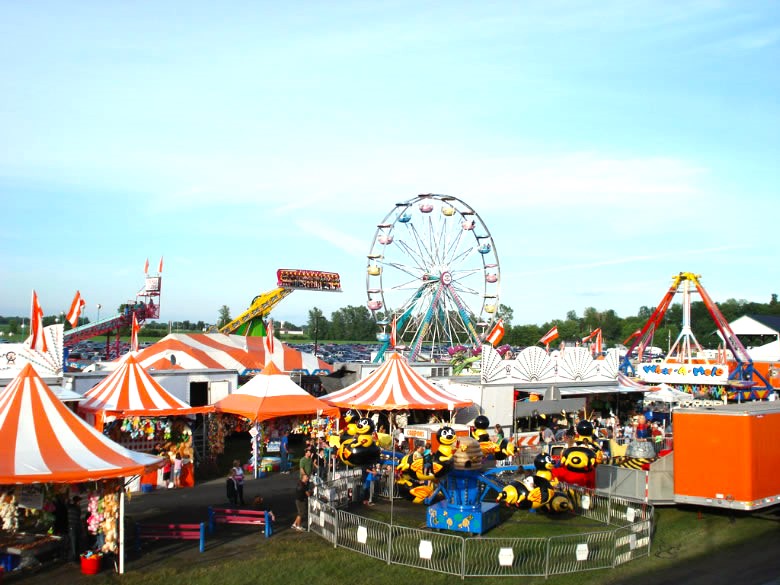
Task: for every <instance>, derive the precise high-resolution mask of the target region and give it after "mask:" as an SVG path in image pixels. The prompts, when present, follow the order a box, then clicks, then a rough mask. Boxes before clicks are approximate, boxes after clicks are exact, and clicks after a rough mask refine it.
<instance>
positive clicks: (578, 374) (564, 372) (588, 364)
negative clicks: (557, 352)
mask: <svg viewBox="0 0 780 585" xmlns="http://www.w3.org/2000/svg"><path fill="white" fill-rule="evenodd" d="M597 361H600V360H594V359H593V356H592V355H591V353H590V351H589V350H588V348H587V347H567V348H566V350H565V351H564V352H563V353H562V354H561V356H560V358H559V359H558V377H559V378H560V379H561V380H571V381H573V382H582V381H583V380H588V379H593V378H595V377H596V376H597V372H596V367H597Z"/></svg>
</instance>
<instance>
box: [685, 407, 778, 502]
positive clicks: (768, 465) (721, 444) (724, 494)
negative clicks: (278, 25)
mask: <svg viewBox="0 0 780 585" xmlns="http://www.w3.org/2000/svg"><path fill="white" fill-rule="evenodd" d="M673 416H674V418H673V424H674V500H675V502H676V503H681V504H700V505H705V506H716V507H722V508H733V509H738V510H757V509H759V508H765V507H768V506H773V505H775V504H778V503H780V403H778V402H746V403H743V404H725V405H721V406H714V407H706V408H682V409H677V410H675V411H674V415H673Z"/></svg>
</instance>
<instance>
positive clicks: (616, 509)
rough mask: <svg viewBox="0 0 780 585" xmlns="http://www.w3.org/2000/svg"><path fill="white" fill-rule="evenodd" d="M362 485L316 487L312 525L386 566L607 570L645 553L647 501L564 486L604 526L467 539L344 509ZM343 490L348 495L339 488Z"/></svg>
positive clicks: (502, 573) (492, 573) (466, 572)
mask: <svg viewBox="0 0 780 585" xmlns="http://www.w3.org/2000/svg"><path fill="white" fill-rule="evenodd" d="M360 488H361V485H360V477H359V476H353V477H349V478H340V479H338V480H334V482H329V483H328V484H323V485H321V486H320V487H319V488H318V492H319V494H318V495H315V497H312V498H310V499H309V520H308V522H309V530H311V531H312V532H314V533H316V534H318V535H320V536H321V537H322V538H324V539H325V540H327V541H328V542H330V543H332V544H333V545H334V546H340V547H343V548H347V549H349V550H352V551H355V552H357V553H360V554H363V555H366V556H371V557H374V558H377V559H379V560H382V561H384V562H386V563H392V564H397V565H406V566H409V567H416V568H419V569H426V570H429V571H436V572H438V573H446V574H450V575H457V576H460V577H497V576H498V577H513V576H514V577H521V576H526V577H530V576H544V577H548V576H550V575H560V574H564V573H575V572H580V571H588V570H595V569H605V568H611V567H615V566H617V565H621V564H623V563H627V562H629V561H631V560H634V559H636V558H639V557H642V556H647V555H649V553H650V544H651V536H652V523H653V510H654V509H653V506H652V505H649V504H645V503H642V502H636V501H631V500H628V499H625V498H614V497H613V498H610V497H607V496H602V495H600V494H597V493H595V492H593V491H592V490H587V489H584V488H580V487H577V486H572V487H570V488H568V489H569V490H570V495H572V496H573V497H574V498H576V501H577V503H578V506H577V509H578V510H579V513H580V514H581V515H582V516H585V517H587V518H589V519H592V520H595V521H598V522H601V523H602V524H604V529H603V530H600V531H594V532H589V533H584V534H582V533H580V534H571V535H564V536H551V537H544V538H541V537H536V538H486V537H479V538H475V537H471V538H469V537H463V536H460V535H458V534H449V533H444V532H438V531H432V530H420V529H417V528H408V527H405V526H399V525H390V524H387V523H386V522H380V521H378V520H373V519H370V518H365V517H363V516H360V515H358V514H353V513H350V512H347V511H346V510H344V509H343V508H345V507H346V506H347V505H348V503H349V501H350V500H353V501H354V500H355V494H357V493H358V492H359V490H360ZM344 490H346V491H349V490H351V492H349V494H351V497H350V495H344V494H340V493H339V492H341V491H344ZM334 493H335V495H334ZM324 496H327V498H326V497H324Z"/></svg>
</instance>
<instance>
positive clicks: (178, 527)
mask: <svg viewBox="0 0 780 585" xmlns="http://www.w3.org/2000/svg"><path fill="white" fill-rule="evenodd" d="M160 539H170V540H197V541H199V549H200V552H203V551H204V550H206V523H205V522H201V523H200V524H136V525H135V543H136V547H137V548H138V549H140V548H141V541H142V540H160Z"/></svg>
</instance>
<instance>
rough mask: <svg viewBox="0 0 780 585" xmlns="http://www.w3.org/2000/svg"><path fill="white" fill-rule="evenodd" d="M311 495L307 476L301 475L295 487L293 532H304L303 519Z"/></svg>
mask: <svg viewBox="0 0 780 585" xmlns="http://www.w3.org/2000/svg"><path fill="white" fill-rule="evenodd" d="M310 495H311V488H310V487H309V476H308V475H307V474H305V473H304V474H302V475H301V480H300V481H299V482H298V483H297V485H296V486H295V509H296V511H297V515H296V516H295V521H294V522H293V525H292V528H293V530H299V531H301V532H303V531H304V530H306V529H305V528H304V527H303V525H302V522H303V519H304V518H305V517H306V513H307V511H308V508H309V496H310Z"/></svg>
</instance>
